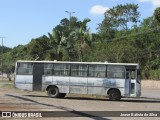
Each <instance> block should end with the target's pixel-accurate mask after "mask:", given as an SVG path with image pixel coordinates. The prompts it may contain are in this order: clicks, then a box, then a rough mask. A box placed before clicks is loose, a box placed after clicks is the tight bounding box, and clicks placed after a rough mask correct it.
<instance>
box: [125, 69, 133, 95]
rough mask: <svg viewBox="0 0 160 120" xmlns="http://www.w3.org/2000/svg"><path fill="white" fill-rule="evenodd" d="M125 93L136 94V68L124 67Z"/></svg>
mask: <svg viewBox="0 0 160 120" xmlns="http://www.w3.org/2000/svg"><path fill="white" fill-rule="evenodd" d="M125 95H126V96H128V97H129V96H130V97H135V96H136V70H135V69H134V68H127V69H126V80H125Z"/></svg>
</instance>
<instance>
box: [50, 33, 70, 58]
mask: <svg viewBox="0 0 160 120" xmlns="http://www.w3.org/2000/svg"><path fill="white" fill-rule="evenodd" d="M48 35H49V41H50V47H51V48H52V50H53V51H54V53H55V54H56V57H55V58H56V60H61V59H62V58H61V55H62V50H63V48H64V47H66V46H67V41H66V38H65V37H64V35H63V33H62V32H61V31H58V30H52V33H48Z"/></svg>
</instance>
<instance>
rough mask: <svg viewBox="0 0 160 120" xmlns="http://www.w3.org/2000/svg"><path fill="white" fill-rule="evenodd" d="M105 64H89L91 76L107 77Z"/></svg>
mask: <svg viewBox="0 0 160 120" xmlns="http://www.w3.org/2000/svg"><path fill="white" fill-rule="evenodd" d="M105 75H106V66H105V65H89V77H105Z"/></svg>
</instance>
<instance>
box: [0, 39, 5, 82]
mask: <svg viewBox="0 0 160 120" xmlns="http://www.w3.org/2000/svg"><path fill="white" fill-rule="evenodd" d="M0 38H1V39H2V46H1V67H2V70H1V74H2V75H1V77H2V80H3V39H4V38H5V37H0Z"/></svg>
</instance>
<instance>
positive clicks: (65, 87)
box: [52, 76, 70, 93]
mask: <svg viewBox="0 0 160 120" xmlns="http://www.w3.org/2000/svg"><path fill="white" fill-rule="evenodd" d="M69 78H70V77H69V76H53V82H52V85H56V86H57V87H58V88H59V92H60V93H69Z"/></svg>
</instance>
